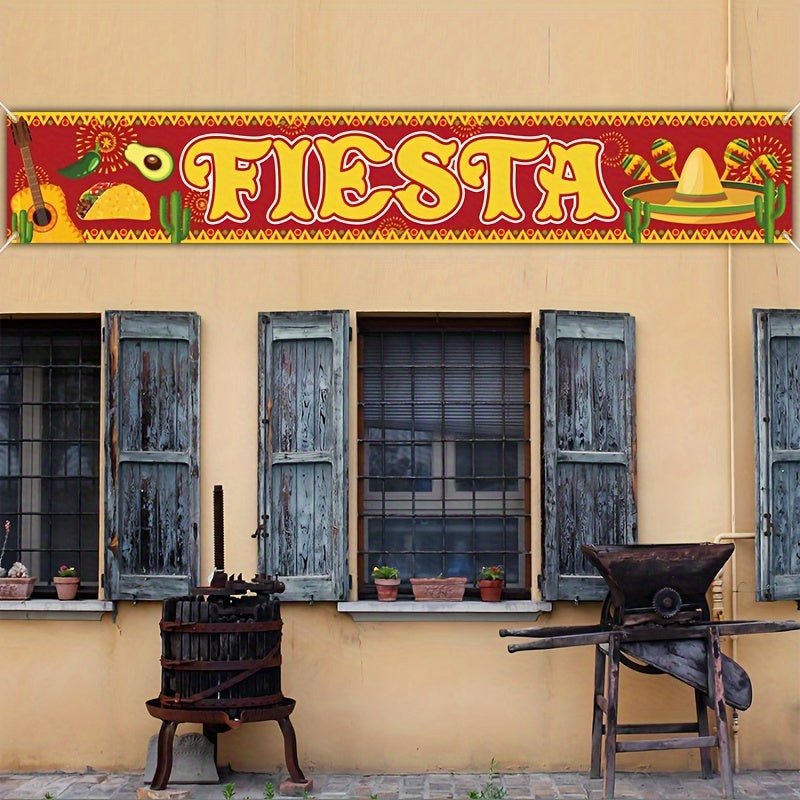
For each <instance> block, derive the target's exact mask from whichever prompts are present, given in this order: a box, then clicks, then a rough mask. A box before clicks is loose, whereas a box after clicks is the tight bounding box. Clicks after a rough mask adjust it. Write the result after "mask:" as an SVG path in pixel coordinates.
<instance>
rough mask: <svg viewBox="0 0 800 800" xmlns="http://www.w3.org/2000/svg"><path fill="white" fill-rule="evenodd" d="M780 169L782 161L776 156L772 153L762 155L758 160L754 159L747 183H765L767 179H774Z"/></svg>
mask: <svg viewBox="0 0 800 800" xmlns="http://www.w3.org/2000/svg"><path fill="white" fill-rule="evenodd" d="M780 167H781V164H780V161H778V159H777V158H775V156H773V155H772V154H771V153H762V154H761V155H760V156H758V158H755V159H753V163H752V164H751V165H750V174H749V175H748V176H747V182H748V183H763V182H764V181H765V180H766V179H767V178H772V177H773V176H774V175H775V173H777V171H778V170H779V169H780Z"/></svg>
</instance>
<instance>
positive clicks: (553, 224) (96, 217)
mask: <svg viewBox="0 0 800 800" xmlns="http://www.w3.org/2000/svg"><path fill="white" fill-rule="evenodd" d="M16 116H17V117H18V119H17V121H16V122H12V121H10V120H9V121H8V122H7V128H8V130H7V162H6V163H7V169H8V173H7V174H8V187H7V188H8V203H9V216H8V219H9V235H11V234H12V233H15V234H16V237H15V238H16V240H17V242H18V243H19V244H30V243H32V244H44V243H67V242H74V243H92V244H96V243H112V242H113V243H116V242H120V243H133V244H136V243H155V244H158V243H162V244H163V243H170V242H171V243H184V244H187V243H229V242H231V243H278V244H281V243H303V242H315V243H329V242H330V243H360V242H364V243H392V242H398V243H415V242H419V243H447V242H455V243H493V242H498V243H505V242H509V243H522V244H527V243H531V244H533V243H540V242H541V243H559V242H566V243H597V244H604V243H642V244H658V243H687V242H710V243H720V242H722V243H754V242H766V243H772V242H778V241H781V234H782V233H783V232H786V233H788V234H789V235H790V236H791V219H792V209H791V178H792V150H791V132H792V131H791V121H788V122H786V123H784V122H783V121H782V113H781V112H773V113H755V112H751V113H722V112H692V113H663V112H651V113H639V112H597V113H586V112H562V113H557V112H537V113H521V112H508V113H490V112H470V113H463V112H462V113H458V112H452V113H451V112H448V113H434V112H419V113H411V112H402V113H401V112H398V113H392V112H381V113H378V112H358V113H338V112H331V113H323V112H308V113H285V112H258V113H251V112H215V113H201V112H177V113H167V112H164V113H161V112H133V111H130V112H97V111H92V112H84V111H77V112H47V111H45V112H42V111H38V112H20V113H19V114H18V115H16Z"/></svg>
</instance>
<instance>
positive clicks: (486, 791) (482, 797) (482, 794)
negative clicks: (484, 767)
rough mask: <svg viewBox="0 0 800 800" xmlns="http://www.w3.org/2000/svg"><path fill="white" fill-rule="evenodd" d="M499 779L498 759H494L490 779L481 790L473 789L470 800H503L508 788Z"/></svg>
mask: <svg viewBox="0 0 800 800" xmlns="http://www.w3.org/2000/svg"><path fill="white" fill-rule="evenodd" d="M499 781H500V773H499V771H498V769H497V761H496V760H495V759H492V763H491V764H490V765H489V780H488V781H486V783H484V784H483V788H482V789H481V790H480V791H477V792H476V791H475V790H473V791H471V792H470V793H469V795H468V797H469V800H503V798H504V797H505V796H506V790H505V788H504V787H503V786H502V785H501V784H500V783H499Z"/></svg>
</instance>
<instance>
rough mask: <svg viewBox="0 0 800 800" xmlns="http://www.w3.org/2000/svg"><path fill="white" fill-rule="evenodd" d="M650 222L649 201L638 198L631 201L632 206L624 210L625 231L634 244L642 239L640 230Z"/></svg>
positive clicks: (645, 227) (644, 228)
mask: <svg viewBox="0 0 800 800" xmlns="http://www.w3.org/2000/svg"><path fill="white" fill-rule="evenodd" d="M649 224H650V203H643V202H642V201H641V200H639V199H638V198H636V199H634V201H633V208H631V210H630V211H626V212H625V233H627V234H628V236H629V237H630V240H631V241H632V242H633V243H634V244H639V242H641V241H642V231H643V230H646V229H647V226H648V225H649Z"/></svg>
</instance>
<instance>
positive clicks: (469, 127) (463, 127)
mask: <svg viewBox="0 0 800 800" xmlns="http://www.w3.org/2000/svg"><path fill="white" fill-rule="evenodd" d="M482 130H483V126H482V125H481V124H480V123H479V122H478V120H477V119H475V117H466V118H464V119H461V117H457V118H456V120H455V122H453V133H454V134H455V135H456V136H457V137H458V138H459V139H461V140H464V139H469V138H470V136H477V135H478V134H479V133H480V132H481V131H482Z"/></svg>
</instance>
